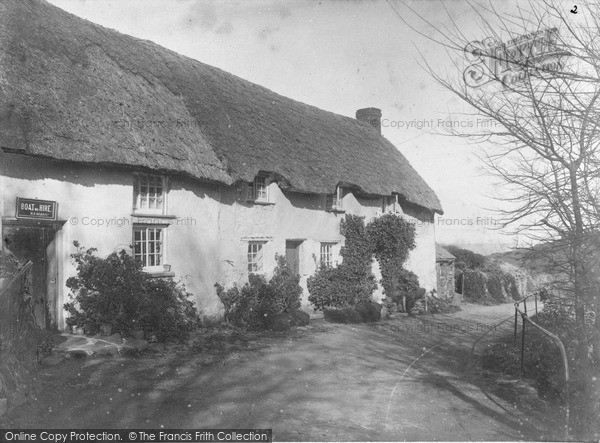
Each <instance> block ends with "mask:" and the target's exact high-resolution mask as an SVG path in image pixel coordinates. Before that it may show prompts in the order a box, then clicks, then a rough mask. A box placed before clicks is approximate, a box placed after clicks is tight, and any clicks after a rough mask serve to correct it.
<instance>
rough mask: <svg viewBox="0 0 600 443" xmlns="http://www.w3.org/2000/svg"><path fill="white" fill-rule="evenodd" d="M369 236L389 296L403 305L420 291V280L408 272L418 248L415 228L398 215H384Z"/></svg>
mask: <svg viewBox="0 0 600 443" xmlns="http://www.w3.org/2000/svg"><path fill="white" fill-rule="evenodd" d="M366 234H367V238H368V239H369V243H370V244H371V247H372V251H373V255H374V256H375V258H376V259H377V261H378V262H379V267H380V269H381V277H382V278H381V284H382V285H383V289H384V291H385V295H386V297H388V298H390V299H391V300H392V301H394V302H395V303H396V304H399V303H400V300H401V298H402V296H403V295H404V296H406V294H407V293H409V292H411V291H416V290H417V289H418V288H419V280H418V278H417V276H416V275H415V274H414V273H412V272H410V271H407V270H406V269H404V263H405V262H406V260H407V259H408V255H409V254H410V251H412V250H413V249H414V248H415V247H416V243H415V226H414V225H413V224H412V223H410V222H408V221H407V220H405V219H403V218H401V217H398V216H397V215H394V214H384V215H382V216H381V217H378V218H376V219H374V220H373V221H371V222H370V223H369V224H368V225H367V227H366Z"/></svg>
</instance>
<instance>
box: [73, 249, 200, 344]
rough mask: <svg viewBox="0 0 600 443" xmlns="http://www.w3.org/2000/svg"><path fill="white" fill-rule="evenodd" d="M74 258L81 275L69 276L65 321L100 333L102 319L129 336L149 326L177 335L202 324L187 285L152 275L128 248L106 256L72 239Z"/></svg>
mask: <svg viewBox="0 0 600 443" xmlns="http://www.w3.org/2000/svg"><path fill="white" fill-rule="evenodd" d="M73 244H74V245H75V247H77V252H76V253H74V254H71V257H72V258H73V260H74V261H75V263H76V265H77V276H75V277H70V278H69V279H67V287H68V288H69V289H71V294H70V295H69V296H70V298H71V299H72V301H71V302H69V303H66V304H65V305H64V308H65V310H66V311H67V312H68V313H69V314H70V316H69V318H68V319H67V324H69V325H72V326H80V327H84V328H85V330H86V332H87V333H88V334H94V333H97V332H99V330H100V326H101V325H102V324H103V323H106V324H110V325H111V326H112V329H113V331H114V332H120V333H121V334H123V335H128V334H129V333H130V332H131V331H132V330H136V329H139V328H140V327H142V326H146V327H147V328H149V329H151V330H152V331H153V333H154V334H155V335H156V336H157V338H159V339H161V340H166V339H170V338H179V337H182V336H183V335H185V334H186V333H187V332H188V331H190V330H191V329H193V328H194V327H196V325H197V324H198V321H199V319H198V314H197V311H196V308H195V307H194V304H193V302H192V301H190V300H189V299H188V298H189V296H190V294H188V293H187V292H186V290H185V288H184V287H183V286H180V285H178V284H177V283H175V282H174V281H173V280H171V279H164V280H163V279H154V278H152V277H151V276H150V275H149V274H147V273H146V272H144V271H143V270H142V265H141V263H139V262H138V261H136V260H134V258H133V257H132V256H131V255H129V254H128V253H127V252H126V251H125V250H121V251H120V252H118V253H116V252H114V253H112V254H110V255H109V256H108V257H106V258H100V257H97V256H95V255H94V253H95V252H96V249H95V248H90V249H87V250H86V249H85V248H83V247H80V246H79V243H77V242H74V243H73Z"/></svg>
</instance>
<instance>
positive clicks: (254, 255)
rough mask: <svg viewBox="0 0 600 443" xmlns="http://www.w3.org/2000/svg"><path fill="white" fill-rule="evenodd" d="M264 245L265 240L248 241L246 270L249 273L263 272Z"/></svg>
mask: <svg viewBox="0 0 600 443" xmlns="http://www.w3.org/2000/svg"><path fill="white" fill-rule="evenodd" d="M264 246H265V242H262V241H251V242H248V272H249V273H251V274H254V273H259V272H263V270H264V260H263V257H264Z"/></svg>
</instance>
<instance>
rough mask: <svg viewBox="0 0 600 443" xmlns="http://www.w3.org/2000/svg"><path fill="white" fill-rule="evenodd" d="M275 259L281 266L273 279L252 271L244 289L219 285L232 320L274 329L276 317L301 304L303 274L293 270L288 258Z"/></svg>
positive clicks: (237, 324) (235, 323)
mask: <svg viewBox="0 0 600 443" xmlns="http://www.w3.org/2000/svg"><path fill="white" fill-rule="evenodd" d="M275 259H276V261H277V266H276V267H275V270H274V271H273V277H272V278H271V280H270V281H269V282H267V280H266V279H265V277H263V276H262V275H256V274H250V275H249V276H248V283H246V284H245V285H244V286H242V287H241V288H239V287H238V286H236V285H234V286H232V287H231V288H229V289H227V290H226V289H225V288H224V287H223V286H221V285H220V284H218V283H216V284H215V288H216V290H217V296H218V297H219V299H220V300H221V301H222V302H223V305H224V308H225V319H226V320H227V321H228V322H231V323H233V324H234V325H236V326H240V327H245V328H249V329H267V328H272V327H273V323H274V318H275V316H277V315H278V314H281V313H291V312H293V311H295V310H297V309H298V308H299V307H300V300H301V297H302V287H301V286H300V285H299V281H300V276H299V275H296V274H294V273H293V272H292V270H291V269H290V267H289V266H288V265H287V263H286V262H285V258H284V257H281V256H275Z"/></svg>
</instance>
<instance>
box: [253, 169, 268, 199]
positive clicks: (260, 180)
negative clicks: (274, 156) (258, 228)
mask: <svg viewBox="0 0 600 443" xmlns="http://www.w3.org/2000/svg"><path fill="white" fill-rule="evenodd" d="M248 199H249V200H253V201H257V202H264V203H268V202H269V181H268V178H267V176H265V175H258V176H256V177H255V178H254V181H253V182H251V183H249V185H248Z"/></svg>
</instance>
